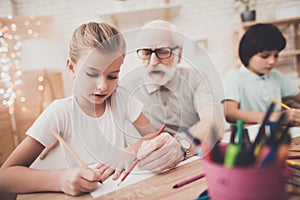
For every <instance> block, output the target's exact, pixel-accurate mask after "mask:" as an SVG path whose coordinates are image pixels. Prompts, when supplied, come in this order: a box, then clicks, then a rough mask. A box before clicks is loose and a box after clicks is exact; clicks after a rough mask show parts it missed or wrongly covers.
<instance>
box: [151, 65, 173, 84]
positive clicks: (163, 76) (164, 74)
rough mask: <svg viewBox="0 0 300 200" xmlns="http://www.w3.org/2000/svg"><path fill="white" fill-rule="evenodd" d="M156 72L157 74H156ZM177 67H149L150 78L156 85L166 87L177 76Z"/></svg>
mask: <svg viewBox="0 0 300 200" xmlns="http://www.w3.org/2000/svg"><path fill="white" fill-rule="evenodd" d="M155 72H156V73H155ZM175 72H176V67H166V66H165V65H163V64H158V65H157V66H151V65H149V66H147V74H148V76H149V78H150V79H151V80H152V81H153V82H154V83H156V84H158V85H160V86H162V85H166V84H167V83H168V82H169V81H170V80H172V78H173V77H174V76H175Z"/></svg>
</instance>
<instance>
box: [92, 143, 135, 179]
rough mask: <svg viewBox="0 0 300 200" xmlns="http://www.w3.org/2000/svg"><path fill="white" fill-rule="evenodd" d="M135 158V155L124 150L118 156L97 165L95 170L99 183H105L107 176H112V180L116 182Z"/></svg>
mask: <svg viewBox="0 0 300 200" xmlns="http://www.w3.org/2000/svg"><path fill="white" fill-rule="evenodd" d="M135 158H136V153H132V152H130V151H129V150H128V148H125V149H124V151H122V152H121V153H120V154H119V155H118V156H116V157H114V158H113V159H111V160H109V161H107V162H106V163H101V164H99V165H98V166H97V167H96V169H97V172H98V173H99V174H100V175H101V181H105V180H106V179H107V178H108V177H109V176H111V175H113V180H117V179H118V178H119V177H120V175H121V173H122V172H123V171H124V170H125V169H128V168H129V167H130V166H131V164H132V163H133V162H134V159H135Z"/></svg>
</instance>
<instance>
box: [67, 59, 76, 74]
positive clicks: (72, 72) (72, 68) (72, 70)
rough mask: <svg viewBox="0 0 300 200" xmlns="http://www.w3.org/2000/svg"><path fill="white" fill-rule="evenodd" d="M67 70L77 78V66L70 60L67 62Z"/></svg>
mask: <svg viewBox="0 0 300 200" xmlns="http://www.w3.org/2000/svg"><path fill="white" fill-rule="evenodd" d="M67 68H68V70H69V72H70V74H71V76H72V77H73V78H75V77H76V72H75V66H74V64H73V63H72V61H71V60H70V59H68V60H67Z"/></svg>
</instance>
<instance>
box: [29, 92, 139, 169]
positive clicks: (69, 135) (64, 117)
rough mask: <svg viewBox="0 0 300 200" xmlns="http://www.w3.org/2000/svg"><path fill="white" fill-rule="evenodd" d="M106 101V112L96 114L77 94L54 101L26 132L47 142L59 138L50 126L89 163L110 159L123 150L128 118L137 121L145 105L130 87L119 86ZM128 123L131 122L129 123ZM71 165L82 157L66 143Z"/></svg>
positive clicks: (67, 157) (75, 164) (47, 143)
mask: <svg viewBox="0 0 300 200" xmlns="http://www.w3.org/2000/svg"><path fill="white" fill-rule="evenodd" d="M110 102H111V103H108V102H107V103H106V109H105V112H104V114H103V115H102V116H101V117H99V118H93V117H90V116H88V115H87V114H85V113H84V112H83V111H82V110H81V108H80V106H79V105H78V103H77V101H76V100H75V97H74V96H71V97H67V98H64V99H60V100H56V101H54V102H53V103H51V104H50V105H49V106H48V107H47V108H46V109H45V111H44V112H43V113H42V114H41V115H40V116H39V117H38V119H37V120H36V121H35V122H34V124H33V125H32V126H31V127H30V128H29V129H28V131H27V132H26V134H27V135H29V136H31V137H33V138H34V139H36V140H37V141H39V142H40V143H41V144H43V145H44V146H49V145H51V144H52V143H53V142H54V141H55V138H54V136H53V135H52V134H51V133H50V131H49V128H53V129H54V130H56V131H57V132H58V133H60V135H61V136H62V138H63V139H64V140H65V142H67V143H68V144H69V146H70V147H71V148H72V149H73V150H74V151H75V152H76V153H77V154H78V156H79V157H80V158H81V159H82V160H83V161H84V162H86V163H88V164H91V163H99V162H103V161H107V160H109V159H111V158H113V156H115V155H117V154H118V153H120V151H121V150H123V149H124V148H125V147H126V145H127V142H126V134H131V133H126V132H125V133H124V131H125V129H127V128H126V126H128V122H129V123H132V122H134V121H135V120H136V119H137V117H138V116H139V115H140V114H141V112H142V108H143V105H142V103H141V102H140V101H138V100H137V99H135V98H134V97H132V96H131V97H130V98H129V96H128V94H127V91H126V90H124V89H122V88H120V87H118V88H117V89H116V91H115V92H114V93H113V94H112V96H111V101H110ZM126 124H127V125H126ZM61 148H62V149H63V154H64V156H65V159H66V161H67V164H68V166H69V167H74V166H80V164H79V163H78V161H77V160H76V159H75V158H74V157H73V156H72V155H71V154H70V153H69V152H68V151H67V150H66V149H65V148H64V147H63V146H61Z"/></svg>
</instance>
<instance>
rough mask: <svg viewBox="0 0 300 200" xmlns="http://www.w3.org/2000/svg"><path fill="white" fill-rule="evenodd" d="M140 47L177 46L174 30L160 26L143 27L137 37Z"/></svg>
mask: <svg viewBox="0 0 300 200" xmlns="http://www.w3.org/2000/svg"><path fill="white" fill-rule="evenodd" d="M137 46H138V47H173V46H176V43H175V40H174V35H173V33H172V31H169V30H164V29H158V28H143V29H141V30H140V31H139V33H138V37H137Z"/></svg>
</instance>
